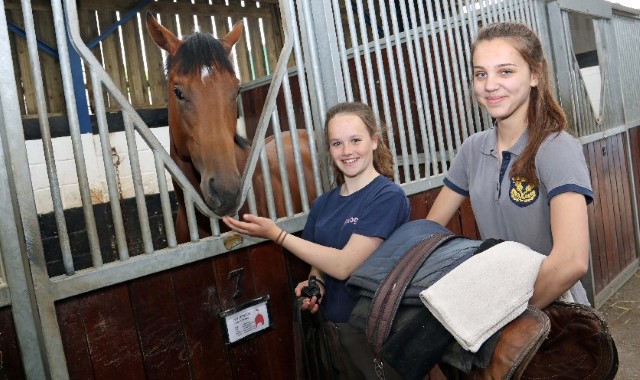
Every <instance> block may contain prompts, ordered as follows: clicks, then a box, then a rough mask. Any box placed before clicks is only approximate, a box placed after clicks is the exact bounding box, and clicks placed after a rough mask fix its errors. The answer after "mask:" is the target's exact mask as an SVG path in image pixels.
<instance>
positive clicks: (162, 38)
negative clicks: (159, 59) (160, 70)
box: [147, 12, 181, 56]
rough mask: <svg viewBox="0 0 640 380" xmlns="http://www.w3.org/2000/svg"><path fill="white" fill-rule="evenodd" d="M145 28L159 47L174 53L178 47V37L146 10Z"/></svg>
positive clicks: (171, 53) (170, 53)
mask: <svg viewBox="0 0 640 380" xmlns="http://www.w3.org/2000/svg"><path fill="white" fill-rule="evenodd" d="M147 30H148V31H149V34H151V38H153V40H154V41H155V42H156V45H158V46H159V47H160V48H161V49H163V50H166V51H167V53H169V55H172V56H173V55H175V54H176V52H177V51H178V48H179V47H180V43H181V42H180V39H179V38H178V37H176V36H175V35H174V34H173V33H171V31H170V30H169V29H167V28H165V27H164V26H162V25H161V24H160V23H159V22H158V20H156V18H155V17H153V15H152V14H151V12H147Z"/></svg>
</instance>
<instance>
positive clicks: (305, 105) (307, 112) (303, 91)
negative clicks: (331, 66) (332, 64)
mask: <svg viewBox="0 0 640 380" xmlns="http://www.w3.org/2000/svg"><path fill="white" fill-rule="evenodd" d="M285 10H286V11H289V12H291V14H290V15H289V18H290V19H291V20H293V19H294V15H293V11H292V9H291V7H286V8H285ZM291 39H292V40H293V41H292V45H293V54H294V57H295V62H296V68H297V69H298V87H299V88H300V97H301V100H302V114H303V115H304V123H305V129H306V130H307V139H308V141H309V151H310V153H311V163H312V171H313V178H314V182H315V188H316V194H322V193H323V191H322V178H321V174H320V173H321V168H320V165H319V164H318V160H319V159H323V161H322V162H323V163H324V162H326V159H325V155H326V153H318V149H316V136H317V141H319V145H320V146H322V147H324V135H323V130H322V128H321V127H320V128H318V129H319V132H318V134H317V135H316V132H315V131H314V128H313V118H312V114H311V107H310V105H309V104H310V103H311V102H310V99H309V90H308V87H307V80H306V76H305V75H302V74H303V73H304V59H303V58H302V52H301V51H300V35H299V33H298V28H291ZM344 83H345V84H346V83H347V82H344ZM350 86H351V85H350V84H349V88H350ZM320 151H321V152H325V151H326V150H325V149H320ZM318 156H320V158H319V157H318ZM305 212H306V209H305Z"/></svg>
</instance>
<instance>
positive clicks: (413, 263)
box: [366, 233, 457, 365]
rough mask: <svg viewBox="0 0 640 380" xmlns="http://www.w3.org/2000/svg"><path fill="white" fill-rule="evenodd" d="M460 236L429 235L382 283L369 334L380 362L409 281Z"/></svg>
mask: <svg viewBox="0 0 640 380" xmlns="http://www.w3.org/2000/svg"><path fill="white" fill-rule="evenodd" d="M455 237H457V236H456V235H452V234H450V233H439V234H435V235H432V236H429V237H428V238H426V239H425V240H423V241H421V242H420V243H418V244H416V245H415V246H414V247H413V248H411V249H410V250H409V251H408V252H407V253H406V254H405V255H404V256H403V257H402V258H401V259H400V260H398V262H397V263H396V265H395V267H394V268H393V269H392V270H391V271H390V272H389V273H388V274H387V276H386V277H385V279H384V281H383V283H382V285H380V287H379V288H378V289H377V290H376V293H375V294H374V295H373V299H372V300H371V306H370V307H369V317H368V319H367V326H366V334H367V340H368V341H369V344H370V345H371V347H372V348H373V353H374V355H375V357H376V365H380V364H381V362H380V360H379V359H380V357H381V355H380V352H381V350H382V345H383V344H384V342H385V341H386V340H387V337H388V336H389V333H390V332H391V326H392V325H393V321H394V319H395V316H396V312H397V311H398V308H399V307H400V303H401V301H402V297H403V296H404V293H405V291H406V290H407V287H408V286H409V283H410V282H411V280H412V279H413V277H414V276H415V275H416V273H417V272H418V269H420V267H421V266H422V264H423V263H424V261H425V260H426V259H427V257H429V255H431V253H432V252H433V251H435V250H436V248H438V247H439V246H440V245H442V244H444V243H445V242H447V241H449V240H451V239H453V238H455Z"/></svg>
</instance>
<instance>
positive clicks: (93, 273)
mask: <svg viewBox="0 0 640 380" xmlns="http://www.w3.org/2000/svg"><path fill="white" fill-rule="evenodd" d="M306 219H307V216H306V215H299V216H295V217H292V218H287V220H283V221H279V222H278V225H279V226H280V227H282V228H284V229H286V230H287V231H299V230H301V229H302V228H303V227H304V223H305V221H306ZM231 234H235V232H226V233H225V234H223V235H222V236H223V237H226V236H230V235H231ZM224 240H225V239H224V238H222V239H202V240H200V241H198V242H191V243H189V244H181V245H180V246H177V247H173V248H165V249H161V250H158V251H156V252H155V253H154V254H153V255H152V256H149V255H138V256H132V257H131V258H130V259H129V260H127V261H126V262H122V261H114V262H112V263H108V264H105V266H104V267H103V268H101V269H99V270H95V269H88V270H83V271H81V272H78V273H77V274H76V275H75V276H59V277H54V278H52V283H51V285H50V288H51V294H52V295H54V296H55V299H56V300H61V299H66V298H69V297H74V296H77V295H80V294H83V293H87V292H90V291H94V290H96V289H101V288H104V287H107V286H112V285H116V284H121V283H124V282H128V281H131V280H135V279H137V278H140V277H144V276H148V275H151V274H154V273H158V272H162V271H166V270H169V269H171V268H175V267H178V266H181V265H185V264H189V263H193V262H196V261H199V260H203V259H208V258H211V257H216V256H219V255H223V254H226V253H228V252H229V250H228V249H227V248H226V247H225V246H224ZM262 241H265V240H264V239H260V238H254V237H250V236H246V235H244V236H243V241H242V244H241V245H239V246H238V247H236V248H235V249H240V248H245V247H248V246H250V245H252V244H255V243H259V242H262ZM40 378H42V377H38V378H36V379H40ZM54 379H55V380H57V379H59V378H58V377H54Z"/></svg>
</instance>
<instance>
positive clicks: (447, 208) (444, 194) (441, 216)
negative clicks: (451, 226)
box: [427, 185, 465, 226]
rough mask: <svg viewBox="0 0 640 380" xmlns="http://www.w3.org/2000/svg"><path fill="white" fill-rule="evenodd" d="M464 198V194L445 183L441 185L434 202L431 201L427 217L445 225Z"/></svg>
mask: <svg viewBox="0 0 640 380" xmlns="http://www.w3.org/2000/svg"><path fill="white" fill-rule="evenodd" d="M464 198H465V196H463V195H461V194H458V193H456V192H455V191H453V190H451V189H450V188H448V187H447V186H446V185H445V186H442V189H441V190H440V192H439V193H438V196H437V197H436V200H435V202H433V206H431V209H430V210H429V213H428V214H427V219H429V220H433V221H434V222H436V223H438V224H440V225H441V226H446V225H447V223H449V221H450V220H451V218H453V215H454V214H455V213H456V211H458V209H459V208H460V205H462V202H464Z"/></svg>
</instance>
